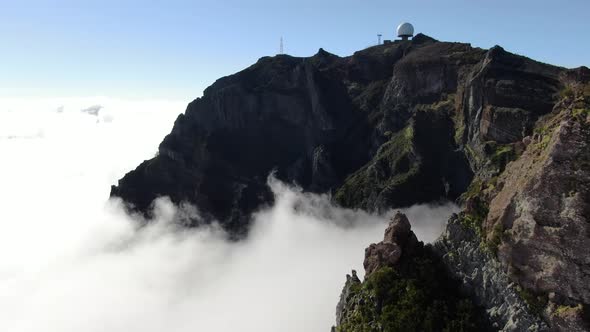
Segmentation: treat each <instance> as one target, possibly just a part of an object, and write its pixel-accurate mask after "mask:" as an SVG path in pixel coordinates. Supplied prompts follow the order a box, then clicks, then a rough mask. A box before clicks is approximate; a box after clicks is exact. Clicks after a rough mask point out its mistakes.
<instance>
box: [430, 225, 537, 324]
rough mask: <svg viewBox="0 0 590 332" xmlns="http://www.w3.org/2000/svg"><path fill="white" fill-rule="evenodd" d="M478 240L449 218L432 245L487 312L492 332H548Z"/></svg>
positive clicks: (498, 264)
mask: <svg viewBox="0 0 590 332" xmlns="http://www.w3.org/2000/svg"><path fill="white" fill-rule="evenodd" d="M480 243H481V239H480V238H479V237H478V236H477V234H476V233H475V232H474V231H473V230H472V229H469V228H466V227H464V226H463V225H462V224H461V222H460V221H459V219H458V217H457V216H453V217H451V219H450V220H449V223H448V224H447V227H446V229H445V231H444V233H443V235H442V236H441V238H440V239H439V240H438V241H437V242H436V243H435V248H436V251H437V252H439V253H441V254H442V259H443V260H444V262H445V264H446V266H447V267H448V271H449V272H450V274H451V275H452V276H453V278H455V279H458V280H460V281H461V288H462V290H463V292H465V293H466V294H472V298H473V299H474V302H475V304H476V305H478V306H481V307H483V308H484V309H485V311H486V312H487V315H486V316H487V317H488V319H489V321H490V324H491V325H492V327H493V330H495V331H514V332H517V331H531V332H532V331H547V330H548V329H549V328H548V326H547V324H546V323H545V322H544V321H543V320H542V319H541V318H540V317H539V316H538V315H537V314H536V313H532V312H530V311H529V310H528V309H527V308H528V307H527V304H526V302H525V301H524V300H523V299H522V298H521V296H520V295H519V294H518V288H517V287H518V286H517V285H516V284H515V283H513V282H511V280H510V279H509V278H508V276H507V275H506V274H505V273H504V270H503V269H502V267H501V265H500V263H499V262H498V261H497V260H495V259H494V258H493V256H492V255H491V254H490V253H489V252H487V251H485V250H484V249H482V248H481V244H480Z"/></svg>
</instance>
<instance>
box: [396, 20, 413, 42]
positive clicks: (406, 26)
mask: <svg viewBox="0 0 590 332" xmlns="http://www.w3.org/2000/svg"><path fill="white" fill-rule="evenodd" d="M413 35H414V26H413V25H411V24H410V23H407V22H404V23H402V24H400V25H398V26H397V36H398V37H400V38H401V39H402V40H408V39H409V38H410V37H412V36H413Z"/></svg>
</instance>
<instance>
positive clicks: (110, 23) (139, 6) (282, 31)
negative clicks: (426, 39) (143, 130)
mask: <svg viewBox="0 0 590 332" xmlns="http://www.w3.org/2000/svg"><path fill="white" fill-rule="evenodd" d="M401 21H409V22H411V23H413V24H414V26H415V28H416V31H417V32H422V33H425V34H427V35H429V36H432V37H434V38H436V39H439V40H445V41H461V42H469V43H472V45H474V46H478V47H483V48H489V47H491V46H493V45H496V44H499V45H501V46H503V47H504V48H506V49H507V50H509V51H512V52H516V53H519V54H523V55H526V56H529V57H531V58H534V59H537V60H540V61H544V62H548V63H552V64H557V65H562V66H566V67H577V66H580V65H586V66H590V1H589V0H567V1H566V0H562V1H557V0H551V1H548V0H520V1H519V0H512V1H505V0H495V1H479V0H445V1H440V0H430V1H427V0H417V1H413V0H406V1H403V2H402V1H397V0H389V1H382V0H354V1H350V0H340V1H334V0H324V1H322V0H315V1H312V0H299V1H279V0H275V1H268V0H250V1H246V0H242V1H237V0H193V1H182V0H168V1H150V0H102V1H92V0H68V1H66V0H51V1H48V0H0V97H7V96H8V97H79V96H97V95H100V96H109V97H117V98H170V99H186V100H187V101H188V100H191V99H193V98H195V97H198V96H200V95H201V93H202V91H203V89H204V88H205V87H207V86H208V85H210V84H211V83H212V82H214V81H215V79H217V78H219V77H221V76H225V75H229V74H232V73H234V72H236V71H239V70H241V69H243V68H245V67H247V66H248V65H250V64H252V63H253V62H255V61H256V60H257V59H258V58H260V57H262V56H265V55H274V54H275V53H277V51H278V49H279V40H280V37H281V36H283V38H284V40H285V50H286V52H287V53H289V54H292V55H297V56H309V55H313V54H314V53H315V52H317V50H318V48H320V47H323V48H324V49H326V50H327V51H330V52H332V53H335V54H338V55H342V56H344V55H350V54H352V53H353V52H354V51H356V50H359V49H362V48H364V47H366V46H369V45H371V44H374V43H376V41H377V36H376V35H377V34H378V33H382V34H383V35H384V38H390V39H391V38H393V37H394V31H395V27H396V26H397V24H398V23H399V22H401Z"/></svg>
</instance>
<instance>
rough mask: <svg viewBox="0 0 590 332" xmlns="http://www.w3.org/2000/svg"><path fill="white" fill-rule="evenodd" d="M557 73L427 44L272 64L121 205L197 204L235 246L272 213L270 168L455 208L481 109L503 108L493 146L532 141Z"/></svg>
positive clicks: (196, 113) (136, 180) (191, 123)
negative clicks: (530, 131) (512, 137)
mask: <svg viewBox="0 0 590 332" xmlns="http://www.w3.org/2000/svg"><path fill="white" fill-rule="evenodd" d="M537 67H538V68H537ZM539 68H540V69H539ZM537 69H538V70H537ZM557 71H559V69H556V68H555V67H549V66H544V65H540V64H537V63H535V62H534V61H531V60H529V59H526V58H522V57H517V56H514V55H511V54H509V53H506V52H504V51H502V50H498V49H493V50H490V51H489V52H486V51H484V50H481V49H474V48H471V47H470V46H469V45H468V44H458V43H442V42H437V41H435V40H434V39H432V38H430V37H427V36H424V35H418V36H416V38H415V39H414V40H413V41H412V42H410V43H393V44H389V45H381V46H376V47H371V48H368V49H366V50H363V51H359V52H357V53H355V54H354V55H352V56H350V57H344V58H341V57H338V56H335V55H332V54H330V53H328V52H326V51H324V50H320V51H319V52H318V53H317V54H316V55H314V56H313V57H310V58H294V57H290V56H286V55H280V56H276V57H272V58H271V57H266V58H262V59H260V60H259V61H258V62H257V63H256V64H255V65H253V66H251V67H250V68H247V69H246V70H244V71H241V72H239V73H237V74H235V75H232V76H229V77H225V78H222V79H220V80H218V81H217V82H215V83H214V84H213V85H212V86H211V87H209V88H207V89H206V90H205V92H204V95H203V97H202V98H199V99H196V100H195V101H193V102H192V103H190V104H189V106H188V108H187V110H186V112H185V113H184V114H182V115H180V116H179V117H178V119H177V120H176V122H175V125H174V128H173V130H172V132H171V133H170V134H169V135H168V136H167V137H166V138H165V139H164V141H163V142H162V143H161V144H160V147H159V153H158V155H157V156H156V157H154V158H153V159H151V160H147V161H145V162H144V163H142V164H141V165H140V166H138V168H137V169H136V170H134V171H132V172H130V173H128V174H127V175H125V176H124V177H123V178H122V179H121V180H120V181H119V183H118V185H117V186H113V187H112V190H111V196H118V197H121V198H123V200H125V201H126V202H128V203H129V206H130V207H131V208H133V209H135V210H138V211H142V212H144V213H147V212H149V207H150V204H151V203H152V201H153V199H155V198H157V197H158V196H169V197H170V198H171V200H172V201H173V202H176V203H180V202H189V203H194V204H196V205H197V206H198V207H199V209H200V211H201V213H202V214H203V217H204V218H203V221H205V222H207V221H210V220H212V219H217V220H219V221H221V223H222V224H223V225H224V226H225V227H226V228H227V229H228V230H231V231H232V232H234V233H238V234H239V233H244V232H245V231H246V229H247V225H248V216H249V214H250V213H251V212H253V211H255V210H256V209H258V208H259V207H260V206H262V205H263V204H266V203H270V202H271V201H272V195H271V193H270V192H269V191H268V189H267V187H266V177H267V176H268V174H269V173H270V172H271V171H273V170H275V171H276V176H277V177H278V178H279V179H281V180H284V181H287V182H295V183H297V184H298V185H300V186H301V187H303V188H304V189H305V190H309V191H315V192H326V191H334V192H335V200H336V201H337V202H338V203H340V204H342V205H344V206H348V207H360V208H365V209H368V210H383V209H387V208H390V207H392V206H404V205H410V204H414V203H418V202H428V201H432V200H436V199H439V198H448V199H455V198H457V197H458V196H459V195H460V194H461V193H462V192H464V191H465V189H466V187H467V185H468V184H469V182H470V181H471V178H472V176H473V175H472V174H473V169H474V168H477V167H479V166H481V165H478V164H477V161H476V160H477V156H475V157H474V156H471V155H465V154H464V153H463V152H462V148H461V147H462V145H463V144H465V143H471V142H479V141H478V140H480V139H479V136H477V137H476V138H474V137H475V136H474V135H473V134H468V133H472V132H475V131H479V127H480V123H479V122H480V119H481V115H477V113H478V112H479V113H481V112H483V111H481V110H478V109H476V108H477V107H476V106H478V107H480V108H482V109H483V108H485V107H487V106H488V105H493V106H495V107H498V108H497V109H494V111H493V114H491V113H490V115H489V118H490V119H491V120H490V121H489V122H491V123H498V125H496V126H492V127H490V126H488V127H486V128H485V129H484V131H485V133H489V134H486V135H489V136H490V137H492V138H494V139H497V140H499V141H501V142H504V141H506V138H505V137H503V136H502V135H501V134H502V133H504V132H517V131H518V135H521V134H522V133H521V132H522V130H521V128H520V125H518V124H515V123H516V122H515V121H511V120H514V119H516V118H518V121H520V122H522V123H524V124H523V126H524V127H525V132H526V128H527V127H526V124H527V123H528V122H527V121H529V119H531V118H534V114H536V113H534V114H533V115H531V114H529V113H531V112H533V111H531V110H530V109H531V107H533V108H534V107H536V106H538V105H541V107H542V109H543V110H542V111H541V113H542V112H545V109H547V108H549V109H550V107H551V104H550V103H551V100H550V97H548V96H550V95H551V93H549V92H551V91H554V90H555V89H556V88H555V86H554V85H552V84H557V83H556V82H557V81H555V82H554V81H553V80H552V79H553V78H552V77H553V76H554V72H557ZM519 80H520V81H519ZM522 80H524V81H522ZM527 80H528V81H527ZM529 81H530V82H529ZM531 82H532V83H531ZM529 83H530V84H533V83H534V87H533V88H530V89H528V90H527V88H523V87H521V85H522V86H524V87H526V86H529V85H530V84H529ZM529 94H530V96H529ZM521 95H526V96H524V97H523V98H520V97H521ZM476 97H477V98H476ZM538 97H539V98H538ZM548 98H549V99H548ZM476 99H477V100H476ZM523 100H527V102H522V101H523ZM474 105H475V106H474ZM512 108H515V109H518V110H521V111H513V110H512ZM463 113H465V116H463V115H462V114H463ZM474 114H475V115H474ZM518 121H517V122H518ZM520 122H519V123H520ZM501 126H506V130H504V129H498V128H500V127H501ZM509 127H510V128H509ZM474 128H477V129H474ZM458 131H462V132H464V133H465V134H464V135H457V132H458ZM499 133H500V134H499ZM459 136H460V138H465V139H460V140H457V139H456V138H457V137H459ZM474 146H477V144H474ZM480 150H482V149H480ZM474 151H476V153H479V152H478V151H479V150H477V149H474ZM468 161H469V162H471V163H473V164H474V165H472V167H469V164H468ZM417 187H419V188H421V190H415V188H417ZM198 222H199V221H194V223H195V224H196V223H198Z"/></svg>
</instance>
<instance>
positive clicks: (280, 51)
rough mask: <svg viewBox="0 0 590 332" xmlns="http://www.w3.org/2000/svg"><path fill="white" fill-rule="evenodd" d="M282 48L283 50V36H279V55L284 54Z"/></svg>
mask: <svg viewBox="0 0 590 332" xmlns="http://www.w3.org/2000/svg"><path fill="white" fill-rule="evenodd" d="M284 51H285V50H284V48H283V36H281V45H280V47H279V54H283V53H284Z"/></svg>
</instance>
